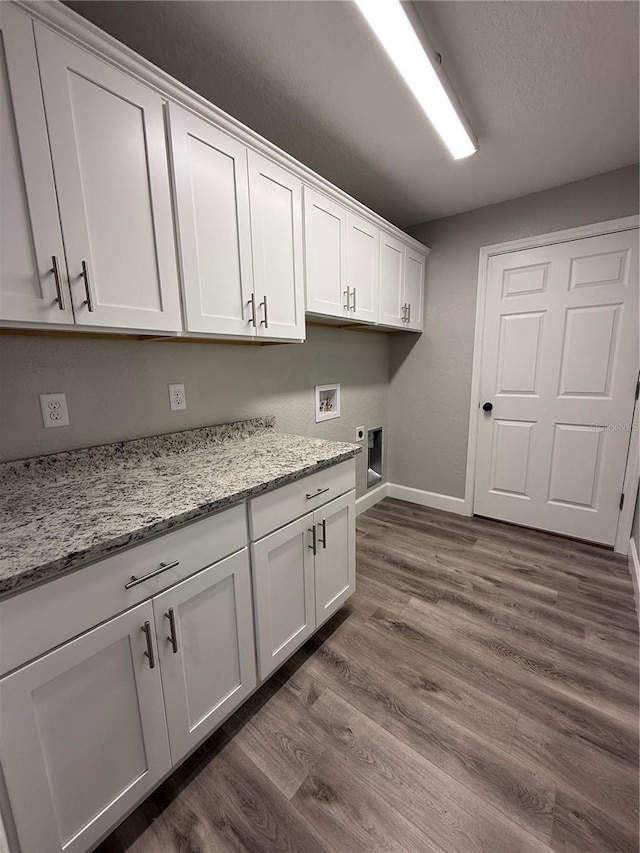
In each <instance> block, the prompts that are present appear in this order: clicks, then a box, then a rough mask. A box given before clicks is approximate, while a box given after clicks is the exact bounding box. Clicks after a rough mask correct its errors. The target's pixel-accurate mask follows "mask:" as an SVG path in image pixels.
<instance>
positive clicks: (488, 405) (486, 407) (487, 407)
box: [482, 403, 493, 412]
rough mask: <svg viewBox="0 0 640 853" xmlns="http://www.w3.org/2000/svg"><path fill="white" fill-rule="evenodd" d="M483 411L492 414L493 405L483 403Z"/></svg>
mask: <svg viewBox="0 0 640 853" xmlns="http://www.w3.org/2000/svg"><path fill="white" fill-rule="evenodd" d="M482 409H483V411H485V412H490V411H491V410H492V409H493V403H483V404H482Z"/></svg>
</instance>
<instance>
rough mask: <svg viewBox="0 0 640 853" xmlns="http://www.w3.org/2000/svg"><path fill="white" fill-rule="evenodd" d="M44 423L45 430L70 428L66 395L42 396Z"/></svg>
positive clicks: (41, 404)
mask: <svg viewBox="0 0 640 853" xmlns="http://www.w3.org/2000/svg"><path fill="white" fill-rule="evenodd" d="M39 396H40V409H41V411H42V423H43V424H44V426H45V429H51V428H52V427H63V426H69V410H68V409H67V398H66V396H65V395H64V394H40V395H39Z"/></svg>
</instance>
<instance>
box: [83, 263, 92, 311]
mask: <svg viewBox="0 0 640 853" xmlns="http://www.w3.org/2000/svg"><path fill="white" fill-rule="evenodd" d="M82 278H83V279H84V290H85V293H86V294H87V298H86V299H85V302H84V304H85V305H86V306H87V308H88V309H89V311H93V299H92V298H91V286H90V284H89V268H88V267H87V262H86V261H83V262H82Z"/></svg>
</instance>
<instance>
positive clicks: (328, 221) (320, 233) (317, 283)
mask: <svg viewBox="0 0 640 853" xmlns="http://www.w3.org/2000/svg"><path fill="white" fill-rule="evenodd" d="M304 251H305V275H306V292H307V311H309V312H311V313H314V314H324V315H328V316H331V317H345V316H348V315H349V314H350V311H351V300H350V292H349V290H348V289H347V284H346V278H347V211H346V210H345V209H344V207H341V205H339V204H336V202H335V201H331V199H328V198H327V197H326V196H323V195H321V194H320V193H318V192H316V191H315V190H313V189H311V188H310V187H305V188H304Z"/></svg>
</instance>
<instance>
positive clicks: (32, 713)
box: [0, 602, 171, 853]
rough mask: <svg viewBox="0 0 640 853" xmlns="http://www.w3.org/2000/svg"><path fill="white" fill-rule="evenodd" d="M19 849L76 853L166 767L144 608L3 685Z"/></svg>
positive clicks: (5, 765)
mask: <svg viewBox="0 0 640 853" xmlns="http://www.w3.org/2000/svg"><path fill="white" fill-rule="evenodd" d="M0 717H1V719H2V729H3V732H2V770H3V773H4V778H5V782H6V786H7V791H8V795H9V799H10V802H11V807H12V813H13V818H14V822H15V826H16V830H17V834H18V839H19V842H20V848H21V850H22V851H24V853H27V851H46V853H54V851H57V850H59V851H62V850H64V851H65V853H82V851H85V850H87V849H88V848H89V847H90V846H91V845H92V844H93V843H94V842H95V841H97V840H98V839H99V838H100V837H101V836H102V835H103V834H104V833H105V832H107V831H108V830H109V829H110V827H112V826H113V825H114V824H115V823H117V822H118V820H120V819H121V817H122V816H123V815H124V814H126V812H127V811H128V810H129V809H130V808H131V807H132V806H134V805H135V803H136V802H137V801H138V800H139V799H140V798H141V797H143V796H144V794H145V793H146V792H147V791H150V790H151V789H152V788H153V787H154V785H155V784H156V783H157V782H158V781H159V780H160V779H161V778H162V777H163V776H164V775H165V774H166V773H167V771H168V770H169V769H170V767H171V759H170V757H169V743H168V740H167V728H166V722H165V713H164V703H163V698H162V682H161V678H160V669H159V667H158V664H157V647H156V642H155V635H154V630H153V607H152V605H151V602H146V603H144V604H140V605H138V606H137V607H134V608H133V609H132V610H129V611H127V612H126V613H123V614H122V615H121V616H117V617H116V618H115V619H112V620H110V621H109V622H105V623H104V624H103V625H101V626H100V627H99V628H95V629H94V630H92V631H89V632H88V633H87V634H84V635H82V636H81V637H78V638H77V639H75V640H72V641H71V642H69V643H66V644H65V645H63V646H60V647H59V648H58V649H56V650H55V651H53V652H50V653H49V654H47V655H45V656H44V657H42V658H40V659H39V660H36V661H35V662H34V663H31V664H28V665H27V666H25V667H23V668H22V669H19V670H18V671H17V672H15V673H13V674H12V675H8V676H7V677H5V678H4V679H3V680H2V681H0Z"/></svg>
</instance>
